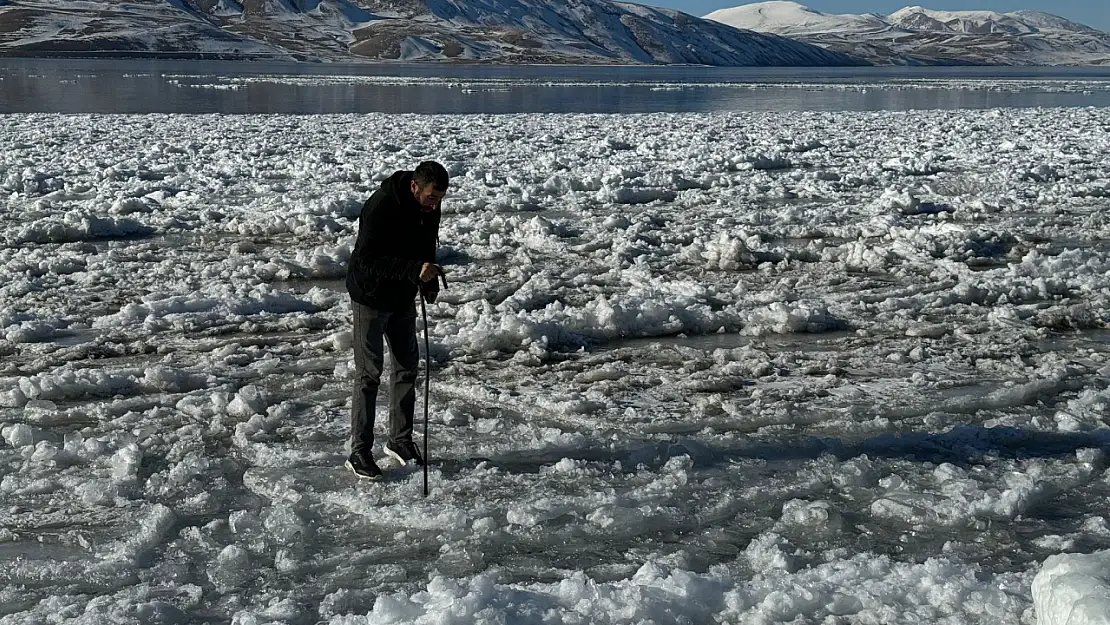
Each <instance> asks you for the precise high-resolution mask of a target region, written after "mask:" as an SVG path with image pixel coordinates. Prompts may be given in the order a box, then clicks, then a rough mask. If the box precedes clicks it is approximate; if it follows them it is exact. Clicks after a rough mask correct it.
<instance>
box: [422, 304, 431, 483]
mask: <svg viewBox="0 0 1110 625" xmlns="http://www.w3.org/2000/svg"><path fill="white" fill-rule="evenodd" d="M420 312H421V313H423V314H424V497H425V498H427V497H428V461H429V458H428V396H429V394H430V391H429V388H430V387H429V385H430V381H431V377H432V353H431V350H430V349H429V346H428V307H427V306H425V305H424V296H423V294H421V296H420Z"/></svg>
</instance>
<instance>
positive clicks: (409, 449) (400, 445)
mask: <svg viewBox="0 0 1110 625" xmlns="http://www.w3.org/2000/svg"><path fill="white" fill-rule="evenodd" d="M382 449H384V450H385V453H387V454H389V455H390V456H393V458H394V459H395V460H397V462H400V463H401V464H402V465H405V464H408V463H409V462H415V463H416V464H417V465H420V466H423V465H424V458H423V457H422V456H421V455H420V450H419V449H417V448H416V443H414V442H412V441H401V442H394V441H389V442H388V443H386V444H385V445H382Z"/></svg>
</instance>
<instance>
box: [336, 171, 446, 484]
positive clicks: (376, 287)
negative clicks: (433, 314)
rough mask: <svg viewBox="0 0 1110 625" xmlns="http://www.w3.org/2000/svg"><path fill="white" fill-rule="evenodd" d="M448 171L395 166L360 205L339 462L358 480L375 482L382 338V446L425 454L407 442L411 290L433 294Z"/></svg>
mask: <svg viewBox="0 0 1110 625" xmlns="http://www.w3.org/2000/svg"><path fill="white" fill-rule="evenodd" d="M448 184H449V180H448V175H447V170H446V169H444V168H443V165H440V164H439V163H436V162H432V161H428V162H424V163H421V164H420V165H419V166H418V167H417V168H416V170H415V171H398V172H396V173H394V174H393V175H392V176H390V177H389V178H388V179H387V180H385V181H384V182H382V185H381V188H379V189H378V190H377V191H375V192H374V194H373V195H372V196H370V199H369V200H367V201H366V204H365V205H364V206H363V207H362V214H361V216H360V217H359V221H358V240H357V242H356V243H355V249H354V251H353V252H352V253H351V260H350V263H349V264H348V266H347V292H348V293H349V294H350V296H351V308H352V310H353V312H354V350H355V381H354V396H353V398H352V400H351V455H350V456H349V457H348V458H347V462H346V463H345V464H346V467H347V468H348V469H350V470H351V471H352V472H353V473H354V474H355V475H357V476H358V477H360V478H365V479H371V480H376V479H379V478H381V476H382V471H381V469H380V468H379V467H378V465H377V463H375V462H374V456H373V454H372V453H371V449H372V447H373V446H374V404H375V401H376V399H377V395H378V386H379V383H380V380H381V373H382V362H383V360H384V350H383V345H382V337H383V336H384V337H385V340H386V341H388V342H389V351H390V354H392V357H391V362H392V368H393V375H392V379H391V384H390V391H391V392H390V403H389V431H390V436H389V440H388V441H386V443H385V445H383V448H384V450H385V453H387V454H389V455H390V456H392V457H393V458H394V459H396V460H397V461H398V462H400V463H401V464H408V463H409V462H415V463H417V464H423V463H424V459H423V458H422V457H421V456H420V451H419V449H418V448H417V446H416V444H415V443H413V440H412V431H413V413H414V412H415V408H416V389H415V384H416V374H417V368H418V366H419V362H420V353H419V348H418V347H417V343H416V303H415V297H416V294H417V292H418V291H419V292H420V294H421V295H422V296H423V297H424V299H425V301H427V302H434V301H435V299H436V296H437V295H438V294H439V277H440V276H441V275H442V274H443V269H442V268H441V267H440V266H439V265H437V264H435V256H436V241H437V238H438V235H439V219H440V204H441V203H442V202H443V198H444V196H445V195H447V187H448Z"/></svg>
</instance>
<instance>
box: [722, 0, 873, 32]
mask: <svg viewBox="0 0 1110 625" xmlns="http://www.w3.org/2000/svg"><path fill="white" fill-rule="evenodd" d="M705 18H706V19H710V20H714V21H717V22H721V23H723V24H731V25H733V26H736V27H737V28H746V29H749V30H754V31H756V32H769V33H777V34H780V35H808V34H812V33H828V32H838V33H871V32H880V31H885V30H889V29H890V28H891V25H890V22H889V21H887V20H886V19H885V18H883V17H882V16H879V15H853V14H844V15H837V14H830V13H822V12H820V11H815V10H813V9H811V8H809V7H807V6H803V5H801V4H798V3H797V2H784V1H778V0H776V1H773V2H757V3H755V4H745V5H742V6H738V7H734V8H731V9H721V10H720V11H714V12H713V13H710V14H709V15H706V16H705Z"/></svg>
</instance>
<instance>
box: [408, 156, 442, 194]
mask: <svg viewBox="0 0 1110 625" xmlns="http://www.w3.org/2000/svg"><path fill="white" fill-rule="evenodd" d="M450 178H451V177H450V176H448V175H447V170H446V169H444V167H443V165H440V164H439V163H437V162H435V161H424V162H423V163H420V164H419V165H417V166H416V171H414V172H412V180H413V182H415V183H416V184H417V185H419V186H420V187H421V188H423V187H425V186H427V185H429V184H430V185H434V186H435V189H436V191H446V190H447V187H448V185H450Z"/></svg>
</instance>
